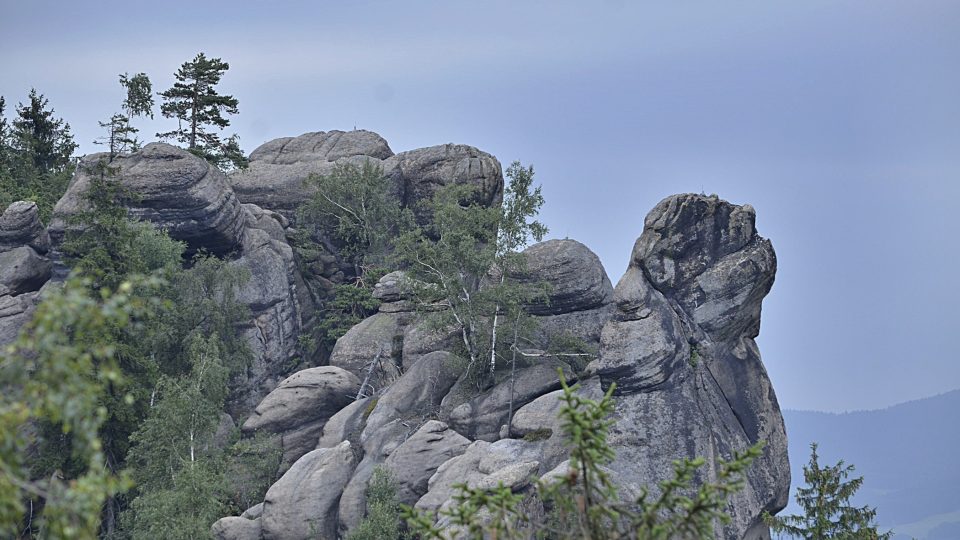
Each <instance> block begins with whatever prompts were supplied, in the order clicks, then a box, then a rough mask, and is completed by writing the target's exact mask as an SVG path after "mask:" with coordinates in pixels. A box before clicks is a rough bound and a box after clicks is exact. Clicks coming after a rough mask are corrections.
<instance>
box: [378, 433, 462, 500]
mask: <svg viewBox="0 0 960 540" xmlns="http://www.w3.org/2000/svg"><path fill="white" fill-rule="evenodd" d="M469 444H470V439H467V438H466V437H464V436H463V435H460V434H459V433H457V432H456V431H454V430H452V429H450V428H448V427H447V425H446V424H444V423H443V422H439V421H437V420H430V421H429V422H427V423H426V424H424V425H423V426H422V427H421V428H420V429H418V430H417V432H416V433H414V434H413V435H411V436H410V438H408V439H407V440H406V441H404V442H403V444H401V445H400V446H398V447H397V449H396V450H394V451H393V452H391V453H390V455H389V456H388V457H387V459H386V461H385V462H384V465H385V467H386V468H387V470H389V471H390V472H391V473H392V475H393V478H394V480H395V481H396V482H397V500H398V501H400V502H402V503H404V504H411V505H412V504H414V503H416V502H417V500H419V499H420V497H422V496H423V495H424V494H426V492H427V482H428V481H429V480H430V477H431V476H433V473H435V472H436V471H437V468H438V467H440V465H443V464H444V463H445V462H446V461H447V460H449V459H452V458H454V457H456V456H459V455H460V454H462V453H463V452H464V450H466V448H467V446H468V445H469Z"/></svg>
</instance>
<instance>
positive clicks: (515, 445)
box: [415, 439, 540, 511]
mask: <svg viewBox="0 0 960 540" xmlns="http://www.w3.org/2000/svg"><path fill="white" fill-rule="evenodd" d="M538 457H539V455H538V449H537V448H536V445H533V444H531V443H527V442H525V441H521V440H516V439H504V440H501V441H497V442H495V443H489V442H486V441H476V442H474V443H473V444H471V445H470V446H468V447H467V449H466V451H465V452H464V453H463V454H462V455H460V456H457V457H455V458H452V459H450V460H448V461H447V462H446V463H444V464H443V465H441V466H440V468H438V469H437V472H436V473H435V474H434V475H433V476H432V477H431V478H430V481H429V483H428V491H427V493H426V494H425V495H424V496H423V497H421V498H420V500H418V501H417V504H416V505H415V506H416V508H419V509H421V510H430V511H434V510H439V509H440V508H442V507H444V504H447V503H449V502H450V501H452V499H453V496H454V495H456V493H457V491H458V490H457V489H456V488H454V486H455V485H457V484H467V486H469V487H473V488H477V487H484V488H486V487H490V488H492V487H496V486H497V483H499V482H503V484H504V485H505V486H507V487H509V488H510V489H512V490H514V491H518V490H520V489H522V488H524V487H526V486H527V485H529V484H530V481H531V480H532V479H533V478H535V477H536V476H535V475H536V472H537V471H538V470H539V468H540V462H539V461H538Z"/></svg>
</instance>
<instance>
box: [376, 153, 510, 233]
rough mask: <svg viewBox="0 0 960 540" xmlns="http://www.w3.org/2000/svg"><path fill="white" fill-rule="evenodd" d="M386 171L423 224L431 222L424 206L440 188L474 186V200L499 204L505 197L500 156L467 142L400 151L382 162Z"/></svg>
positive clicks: (404, 205)
mask: <svg viewBox="0 0 960 540" xmlns="http://www.w3.org/2000/svg"><path fill="white" fill-rule="evenodd" d="M383 169H384V174H386V175H387V177H388V178H390V179H391V180H392V181H393V183H394V185H395V186H396V188H397V192H398V194H399V198H400V204H401V206H403V207H404V208H410V209H412V210H413V211H414V213H415V214H416V216H417V221H418V222H420V224H421V225H422V224H425V223H427V222H428V221H429V219H430V217H429V211H428V210H427V209H425V208H423V207H422V205H421V204H420V203H421V202H422V201H428V200H430V198H431V197H433V194H434V193H436V191H437V189H439V188H440V187H443V186H448V185H452V184H460V185H469V186H472V187H474V188H475V193H474V197H473V199H472V200H473V201H475V202H477V203H479V204H482V205H484V206H496V205H499V204H500V202H501V201H502V200H503V171H502V170H501V167H500V162H499V161H497V158H495V157H493V156H491V155H490V154H488V153H486V152H482V151H480V150H478V149H476V148H474V147H472V146H467V145H464V144H441V145H437V146H430V147H428V148H419V149H417V150H410V151H408V152H400V153H399V154H397V155H395V156H393V157H391V158H389V159H387V160H385V161H384V162H383Z"/></svg>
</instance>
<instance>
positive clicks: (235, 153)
mask: <svg viewBox="0 0 960 540" xmlns="http://www.w3.org/2000/svg"><path fill="white" fill-rule="evenodd" d="M228 69H230V64H228V63H226V62H224V61H223V60H221V59H220V58H207V56H206V55H205V54H204V53H202V52H201V53H198V54H197V56H195V57H194V59H193V60H191V61H189V62H184V63H183V65H182V66H180V69H178V70H177V72H176V74H174V76H175V77H176V79H177V82H175V83H174V84H173V87H172V88H170V89H168V90H166V91H164V92H161V93H160V97H162V98H163V101H164V103H163V105H161V106H160V112H161V113H162V114H163V116H165V117H167V118H176V119H177V122H178V126H177V129H175V130H172V131H168V132H165V133H157V137H159V138H161V139H175V140H177V141H178V142H180V143H182V144H186V145H187V150H189V151H190V152H191V153H193V154H195V155H197V156H199V157H202V158H204V159H206V160H207V161H209V162H210V163H212V164H214V165H216V166H218V167H241V168H242V167H246V166H247V158H245V157H244V156H243V152H242V151H241V150H240V141H239V138H238V137H237V136H236V135H232V136H231V137H228V138H227V139H225V140H224V139H221V138H220V135H219V134H218V133H216V131H214V130H221V129H223V128H225V127H227V126H229V125H230V120H227V119H226V118H224V117H223V113H227V114H237V113H238V112H239V109H238V108H237V105H238V104H239V102H238V101H237V98H235V97H233V96H228V95H220V94H219V93H217V90H216V88H215V87H216V85H217V84H219V83H220V79H221V78H222V77H223V74H224V72H226V71H227V70H228Z"/></svg>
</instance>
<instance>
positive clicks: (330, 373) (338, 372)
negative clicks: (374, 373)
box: [243, 366, 360, 463]
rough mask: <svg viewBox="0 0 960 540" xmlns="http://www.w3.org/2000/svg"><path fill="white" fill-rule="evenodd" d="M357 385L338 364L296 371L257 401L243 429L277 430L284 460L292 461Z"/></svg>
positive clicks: (312, 445) (312, 444)
mask: <svg viewBox="0 0 960 540" xmlns="http://www.w3.org/2000/svg"><path fill="white" fill-rule="evenodd" d="M359 387H360V381H359V380H357V378H356V376H354V375H353V374H352V373H350V372H348V371H345V370H343V369H340V368H338V367H334V366H322V367H316V368H310V369H305V370H302V371H298V372H297V373H294V374H293V375H291V376H290V377H288V378H286V379H284V381H283V382H281V383H280V385H279V386H277V388H276V389H275V390H274V391H273V392H270V394H268V395H267V397H265V398H264V399H263V401H262V402H261V403H260V404H259V405H257V408H256V409H255V410H254V412H253V414H252V415H251V416H250V417H249V418H247V420H246V422H244V424H243V431H244V433H254V432H257V431H265V432H268V433H277V434H280V435H281V436H282V445H283V453H284V461H286V462H288V463H292V462H294V461H296V460H297V459H298V458H299V457H300V456H302V455H304V454H306V453H307V452H309V451H310V450H312V449H314V448H315V447H316V445H317V440H318V438H319V436H320V433H321V432H322V431H323V426H324V424H325V423H326V421H327V420H328V419H329V418H330V417H332V416H333V415H334V414H336V413H337V412H338V411H339V410H340V409H342V408H344V407H345V406H347V405H349V404H350V403H351V402H352V401H353V398H354V397H355V395H356V392H357V389H358V388H359Z"/></svg>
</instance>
